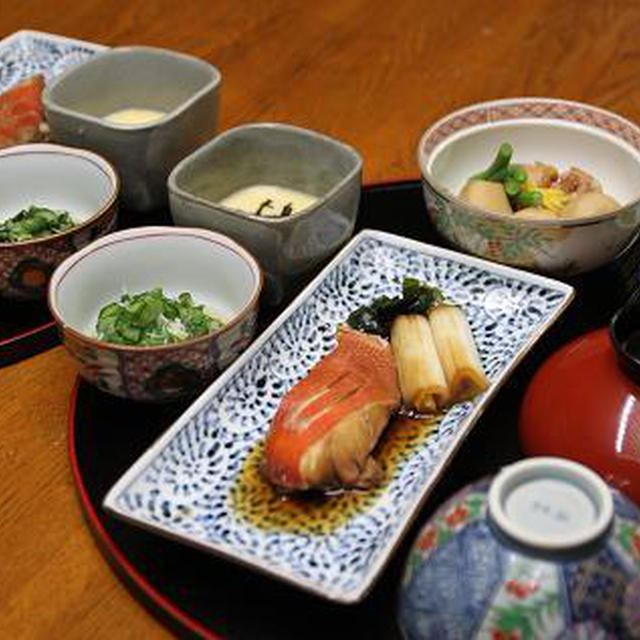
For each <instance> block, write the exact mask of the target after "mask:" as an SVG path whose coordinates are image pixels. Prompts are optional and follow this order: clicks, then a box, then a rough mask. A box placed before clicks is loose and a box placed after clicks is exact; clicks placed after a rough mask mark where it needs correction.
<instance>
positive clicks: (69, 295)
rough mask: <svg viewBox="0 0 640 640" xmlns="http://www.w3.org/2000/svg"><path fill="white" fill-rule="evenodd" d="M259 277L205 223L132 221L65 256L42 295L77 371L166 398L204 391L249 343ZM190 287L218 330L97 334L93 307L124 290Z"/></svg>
mask: <svg viewBox="0 0 640 640" xmlns="http://www.w3.org/2000/svg"><path fill="white" fill-rule="evenodd" d="M262 282H263V276H262V271H261V269H260V266H259V265H258V263H257V262H256V260H255V259H254V258H253V256H252V255H251V254H250V253H249V252H248V251H247V250H246V249H244V248H243V247H241V246H240V245H238V244H237V243H236V242H234V241H233V240H231V239H230V238H228V237H227V236H224V235H222V234H219V233H215V232H212V231H207V230H204V229H189V228H184V229H178V228H174V227H138V228H134V229H129V230H126V231H118V232H116V233H113V234H111V235H109V236H108V237H105V238H102V239H100V240H97V241H96V242H94V243H92V244H91V245H89V246H88V247H86V248H85V249H83V250H82V251H79V252H78V253H75V254H74V255H72V256H70V257H69V258H68V259H67V260H65V261H64V262H63V263H62V264H61V265H60V266H59V267H58V268H57V269H56V271H55V272H54V274H53V276H52V278H51V281H50V283H49V293H48V302H49V308H50V310H51V313H52V315H53V317H54V319H55V321H56V324H57V326H58V329H59V332H60V334H61V336H62V341H63V342H64V345H65V347H66V348H67V350H68V351H69V353H70V354H71V355H72V356H73V358H74V359H75V360H76V361H77V364H78V365H79V371H80V375H81V376H82V377H83V378H84V379H85V380H87V381H88V382H90V383H92V384H94V385H95V386H96V387H98V388H99V389H101V390H103V391H105V392H107V393H110V394H113V395H116V396H121V397H125V398H129V399H132V400H143V401H156V402H159V401H169V400H173V399H175V398H178V397H181V396H187V395H193V394H195V393H197V392H199V391H201V390H202V389H203V388H204V386H205V385H206V384H208V383H209V382H211V380H213V378H214V377H216V375H217V374H218V373H219V372H220V371H222V370H223V369H225V368H226V367H227V366H228V365H229V364H230V363H231V362H232V361H233V360H234V359H235V358H236V357H237V356H238V355H239V354H240V353H241V352H242V351H243V350H244V349H245V347H246V346H247V345H248V344H249V342H250V341H251V339H252V337H253V334H254V332H255V327H256V316H257V311H258V301H259V298H260V293H261V290H262ZM158 287H160V288H162V289H163V292H164V294H165V295H167V296H173V297H175V296H177V295H179V294H180V293H182V292H188V293H190V294H191V296H192V297H193V300H194V302H195V303H196V304H203V305H205V308H206V309H207V310H209V311H210V312H211V313H212V314H213V315H214V316H215V317H216V318H218V319H220V320H221V321H222V322H223V326H222V327H221V328H220V329H217V330H212V331H210V332H208V333H207V334H204V335H201V336H197V337H194V338H190V339H187V340H184V341H179V342H173V343H169V344H162V345H155V346H137V345H123V344H113V343H110V342H106V341H104V340H100V339H98V337H97V333H96V322H97V318H98V313H99V311H100V309H101V308H103V307H104V306H105V305H106V304H108V303H110V302H114V301H118V300H119V299H120V297H121V296H122V294H123V293H129V294H135V293H141V292H144V291H148V290H150V289H155V288H158Z"/></svg>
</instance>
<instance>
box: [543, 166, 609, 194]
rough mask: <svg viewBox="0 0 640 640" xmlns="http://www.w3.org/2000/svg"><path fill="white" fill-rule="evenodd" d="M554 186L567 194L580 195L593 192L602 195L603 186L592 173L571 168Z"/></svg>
mask: <svg viewBox="0 0 640 640" xmlns="http://www.w3.org/2000/svg"><path fill="white" fill-rule="evenodd" d="M554 186H556V187H557V188H558V189H562V190H563V191H565V192H566V193H577V194H578V195H580V194H583V193H591V192H597V193H602V185H601V184H600V183H599V182H598V181H597V180H596V179H595V178H594V177H593V176H592V175H591V174H590V173H587V172H586V171H583V170H582V169H578V168H577V167H571V169H569V170H568V171H565V172H564V173H562V174H561V175H560V177H559V178H558V182H557V183H556V184H555V185H554Z"/></svg>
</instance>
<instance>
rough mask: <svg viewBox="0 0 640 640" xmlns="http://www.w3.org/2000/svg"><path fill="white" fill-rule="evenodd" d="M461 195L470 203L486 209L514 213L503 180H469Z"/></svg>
mask: <svg viewBox="0 0 640 640" xmlns="http://www.w3.org/2000/svg"><path fill="white" fill-rule="evenodd" d="M460 197H461V198H462V199H463V200H465V201H466V202H468V203H469V204H472V205H474V206H475V207H478V208H480V209H485V210H486V211H494V212H496V213H509V214H511V213H513V209H512V208H511V205H510V204H509V198H507V194H506V193H505V190H504V185H503V184H502V183H501V182H489V181H488V180H469V181H468V182H467V184H465V186H464V188H463V189H462V191H461V192H460Z"/></svg>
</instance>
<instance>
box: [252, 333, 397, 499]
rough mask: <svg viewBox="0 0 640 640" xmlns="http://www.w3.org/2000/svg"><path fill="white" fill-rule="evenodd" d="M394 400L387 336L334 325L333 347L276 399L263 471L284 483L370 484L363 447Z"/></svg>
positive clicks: (370, 463) (370, 443) (373, 471)
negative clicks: (336, 330)
mask: <svg viewBox="0 0 640 640" xmlns="http://www.w3.org/2000/svg"><path fill="white" fill-rule="evenodd" d="M400 400H401V397H400V389H399V387H398V376H397V372H396V366H395V362H394V359H393V353H392V351H391V347H390V345H389V343H388V342H387V341H386V340H384V339H382V338H380V337H378V336H375V335H370V334H366V333H362V332H360V331H356V330H354V329H351V328H350V327H348V326H341V327H340V328H339V330H338V345H337V347H336V348H335V349H334V350H333V351H332V352H331V353H329V354H328V355H326V356H325V357H324V358H323V359H322V360H321V361H320V362H319V363H318V364H317V365H316V366H315V367H314V368H313V369H312V370H311V371H310V372H309V374H308V375H307V376H306V377H305V378H303V379H302V380H301V381H300V382H298V384H296V385H295V386H294V387H293V388H292V389H290V390H289V392H288V393H287V394H286V395H285V397H284V398H283V399H282V401H281V403H280V406H279V408H278V411H277V412H276V415H275V417H274V419H273V422H272V423H271V428H270V430H269V433H268V434H267V440H266V447H265V460H264V465H263V473H264V475H265V477H266V478H267V480H269V481H270V482H271V483H273V484H274V485H276V486H279V487H282V488H284V489H288V490H305V489H312V488H330V487H336V486H344V487H366V486H371V485H373V484H376V483H377V482H379V480H380V477H381V470H380V468H379V466H378V463H377V462H376V461H375V460H374V458H373V457H372V455H371V452H372V450H373V449H374V447H375V445H376V443H377V442H378V439H379V437H380V435H381V434H382V432H383V431H384V428H385V427H386V425H387V423H388V421H389V417H390V415H391V413H392V412H393V411H394V410H395V409H397V408H398V407H399V405H400Z"/></svg>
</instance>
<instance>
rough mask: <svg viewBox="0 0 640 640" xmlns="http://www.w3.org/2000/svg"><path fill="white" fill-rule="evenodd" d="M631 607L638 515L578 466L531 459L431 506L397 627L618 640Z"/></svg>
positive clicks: (628, 631)
mask: <svg viewBox="0 0 640 640" xmlns="http://www.w3.org/2000/svg"><path fill="white" fill-rule="evenodd" d="M574 473H575V475H574ZM592 489H593V490H592ZM496 513H498V515H497V516H496ZM639 606H640V510H638V509H637V508H636V506H635V505H634V504H633V503H632V502H631V501H630V500H628V499H627V498H625V497H624V496H623V495H622V494H621V493H619V492H618V491H616V490H613V489H611V490H610V489H609V488H608V487H607V485H606V484H605V483H604V481H603V480H602V479H600V477H599V476H597V475H596V474H595V473H593V472H592V471H590V470H589V469H587V468H586V467H584V466H582V465H580V464H578V463H575V462H570V461H567V460H564V459H561V458H532V459H528V460H524V461H521V462H518V463H515V464H513V465H511V466H509V467H506V468H505V469H504V470H503V471H502V472H501V473H500V474H499V475H498V476H497V477H496V479H495V480H494V481H493V482H492V483H490V481H488V480H485V481H481V482H478V483H476V484H472V485H470V486H468V487H466V488H465V489H463V490H461V491H459V492H458V493H456V494H455V495H454V496H453V497H452V498H451V499H450V500H449V501H447V502H446V503H445V504H444V505H443V506H442V507H440V509H438V511H437V512H436V514H435V515H434V516H433V517H432V518H431V520H430V521H429V522H428V523H427V525H426V526H425V527H424V528H423V529H422V531H421V532H420V534H419V535H418V537H417V539H416V541H415V543H414V545H413V548H412V550H411V552H410V554H409V557H408V560H407V567H406V571H405V575H404V578H403V581H402V585H401V589H400V598H399V608H398V620H399V624H400V627H401V629H402V632H403V635H404V637H405V638H407V639H409V640H427V639H430V638H447V639H448V640H458V639H459V640H475V639H483V640H484V639H487V640H528V639H533V638H550V639H555V640H569V639H571V640H579V639H582V638H584V639H585V640H587V639H590V640H600V639H602V640H605V639H608V638H620V639H624V638H637V637H639V636H640V610H639Z"/></svg>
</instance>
